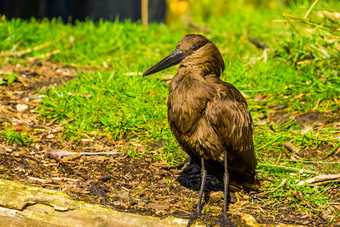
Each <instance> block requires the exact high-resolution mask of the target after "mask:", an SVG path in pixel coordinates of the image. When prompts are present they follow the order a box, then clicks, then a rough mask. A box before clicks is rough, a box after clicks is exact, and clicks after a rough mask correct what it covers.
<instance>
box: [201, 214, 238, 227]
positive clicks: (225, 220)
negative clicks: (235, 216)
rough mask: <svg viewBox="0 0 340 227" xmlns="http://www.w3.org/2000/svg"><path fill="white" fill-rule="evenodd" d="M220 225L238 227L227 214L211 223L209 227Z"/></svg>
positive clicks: (222, 226)
mask: <svg viewBox="0 0 340 227" xmlns="http://www.w3.org/2000/svg"><path fill="white" fill-rule="evenodd" d="M218 223H219V224H220V226H221V227H236V225H235V224H234V223H233V222H232V221H231V220H230V219H229V218H228V216H227V214H221V215H220V216H219V217H218V219H216V220H214V221H213V222H211V223H210V224H209V225H207V227H211V226H215V225H216V224H218Z"/></svg>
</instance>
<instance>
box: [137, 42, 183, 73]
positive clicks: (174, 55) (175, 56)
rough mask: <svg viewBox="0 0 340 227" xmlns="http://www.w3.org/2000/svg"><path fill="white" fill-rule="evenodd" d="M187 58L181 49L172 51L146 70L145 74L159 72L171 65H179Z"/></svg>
mask: <svg viewBox="0 0 340 227" xmlns="http://www.w3.org/2000/svg"><path fill="white" fill-rule="evenodd" d="M184 58H185V55H184V54H183V53H182V51H180V50H179V49H177V48H176V49H175V50H174V51H172V52H171V53H170V54H169V55H168V56H167V57H165V58H164V59H163V60H161V61H160V62H158V63H157V64H156V65H154V66H152V67H151V68H150V69H148V70H146V71H145V73H144V74H143V76H148V75H150V74H153V73H156V72H159V71H161V70H163V69H166V68H169V67H170V66H173V65H177V64H178V63H180V62H181V61H182V60H183V59H184Z"/></svg>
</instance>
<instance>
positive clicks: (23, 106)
mask: <svg viewBox="0 0 340 227" xmlns="http://www.w3.org/2000/svg"><path fill="white" fill-rule="evenodd" d="M27 109H28V106H27V105H26V104H18V105H17V111H18V112H20V113H22V112H24V111H25V110H27Z"/></svg>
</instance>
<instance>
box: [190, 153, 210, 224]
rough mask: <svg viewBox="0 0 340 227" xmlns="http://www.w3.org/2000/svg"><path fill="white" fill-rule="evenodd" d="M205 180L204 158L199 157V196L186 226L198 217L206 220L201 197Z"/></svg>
mask: <svg viewBox="0 0 340 227" xmlns="http://www.w3.org/2000/svg"><path fill="white" fill-rule="evenodd" d="M206 180H207V170H206V169H205V166H204V158H203V157H201V188H200V194H199V197H198V204H197V208H196V211H194V212H193V214H192V215H191V216H190V219H189V221H188V224H187V227H189V226H191V225H192V224H193V222H194V221H195V220H196V219H198V218H200V219H201V220H202V221H203V222H204V223H205V222H206V221H205V219H204V218H203V216H202V197H203V192H204V187H205V182H206Z"/></svg>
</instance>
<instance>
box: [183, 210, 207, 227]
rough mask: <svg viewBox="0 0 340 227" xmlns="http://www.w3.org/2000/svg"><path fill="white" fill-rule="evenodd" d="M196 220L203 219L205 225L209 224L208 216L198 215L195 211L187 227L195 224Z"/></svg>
mask: <svg viewBox="0 0 340 227" xmlns="http://www.w3.org/2000/svg"><path fill="white" fill-rule="evenodd" d="M196 219H201V220H202V221H203V222H204V224H207V220H206V216H205V215H202V214H199V213H197V211H194V212H193V213H192V214H191V215H190V217H189V221H188V224H187V227H190V226H191V225H192V224H194V221H195V220H196Z"/></svg>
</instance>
